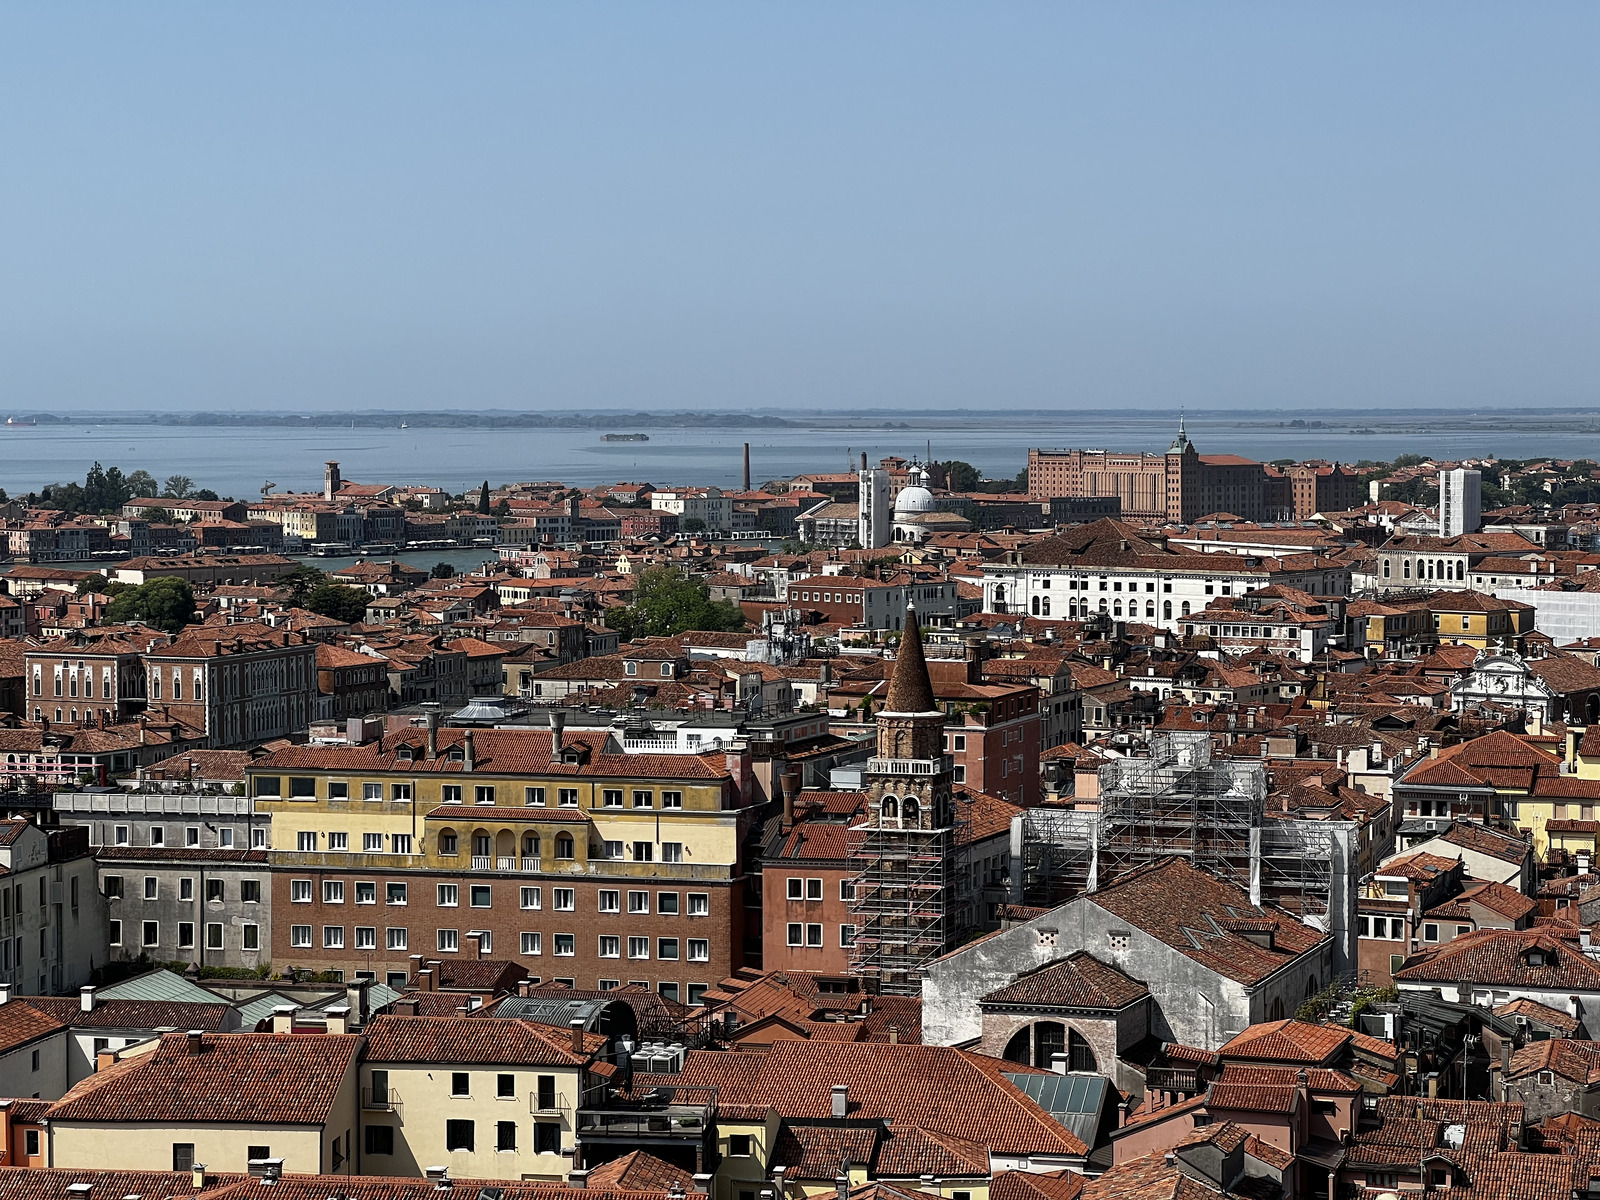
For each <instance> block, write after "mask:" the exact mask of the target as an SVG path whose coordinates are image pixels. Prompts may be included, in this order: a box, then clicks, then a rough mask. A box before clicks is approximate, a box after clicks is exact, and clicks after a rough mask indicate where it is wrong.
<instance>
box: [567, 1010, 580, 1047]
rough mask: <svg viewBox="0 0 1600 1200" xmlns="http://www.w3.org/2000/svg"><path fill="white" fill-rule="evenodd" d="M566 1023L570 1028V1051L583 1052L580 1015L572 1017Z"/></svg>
mask: <svg viewBox="0 0 1600 1200" xmlns="http://www.w3.org/2000/svg"><path fill="white" fill-rule="evenodd" d="M568 1025H569V1026H570V1027H571V1029H572V1052H573V1053H574V1054H582V1053H583V1018H582V1017H573V1018H572V1020H571V1021H569V1022H568Z"/></svg>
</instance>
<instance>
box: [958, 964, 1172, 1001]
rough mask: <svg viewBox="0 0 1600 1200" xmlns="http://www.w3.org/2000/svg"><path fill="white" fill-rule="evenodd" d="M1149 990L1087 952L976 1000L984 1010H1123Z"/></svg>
mask: <svg viewBox="0 0 1600 1200" xmlns="http://www.w3.org/2000/svg"><path fill="white" fill-rule="evenodd" d="M1149 994H1150V989H1149V988H1147V987H1146V986H1145V985H1144V984H1142V983H1139V982H1138V981H1136V980H1133V979H1130V978H1128V977H1127V976H1126V975H1124V974H1123V973H1122V972H1121V971H1119V970H1117V969H1116V968H1115V967H1112V966H1107V965H1106V964H1105V963H1103V962H1101V961H1100V960H1099V959H1097V958H1095V956H1094V955H1092V954H1090V953H1089V952H1088V951H1087V950H1079V951H1078V952H1077V953H1075V954H1071V955H1068V956H1067V957H1066V958H1064V959H1062V960H1061V961H1059V962H1054V963H1050V964H1048V965H1046V966H1043V967H1039V968H1037V969H1036V970H1033V971H1030V972H1028V973H1027V974H1025V975H1022V976H1020V977H1018V979H1017V980H1016V981H1015V982H1014V983H1011V984H1008V985H1007V986H1006V987H1003V988H1000V989H998V990H996V991H993V992H990V993H989V994H988V995H987V996H982V997H980V998H979V1000H978V1003H979V1004H981V1005H984V1006H985V1007H994V1008H1011V1007H1045V1008H1101V1009H1119V1008H1126V1007H1127V1006H1128V1005H1130V1004H1133V1003H1135V1002H1137V1001H1139V1000H1141V999H1143V998H1144V997H1146V996H1148V995H1149Z"/></svg>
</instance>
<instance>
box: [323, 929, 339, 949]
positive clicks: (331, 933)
mask: <svg viewBox="0 0 1600 1200" xmlns="http://www.w3.org/2000/svg"><path fill="white" fill-rule="evenodd" d="M322 948H323V949H324V950H343V949H344V926H343V925H324V926H323V927H322Z"/></svg>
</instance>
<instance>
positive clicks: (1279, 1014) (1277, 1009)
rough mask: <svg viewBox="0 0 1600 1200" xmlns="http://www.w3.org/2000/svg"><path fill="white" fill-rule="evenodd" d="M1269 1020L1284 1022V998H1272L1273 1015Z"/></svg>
mask: <svg viewBox="0 0 1600 1200" xmlns="http://www.w3.org/2000/svg"><path fill="white" fill-rule="evenodd" d="M1267 1020H1269V1021H1281V1020H1283V997H1282V996H1274V997H1273V998H1272V1015H1271V1016H1270V1017H1268V1018H1267Z"/></svg>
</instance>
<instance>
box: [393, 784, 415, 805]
mask: <svg viewBox="0 0 1600 1200" xmlns="http://www.w3.org/2000/svg"><path fill="white" fill-rule="evenodd" d="M389 799H391V800H394V801H397V802H399V803H402V804H408V803H410V801H411V785H410V784H409V783H391V784H390V785H389Z"/></svg>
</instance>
